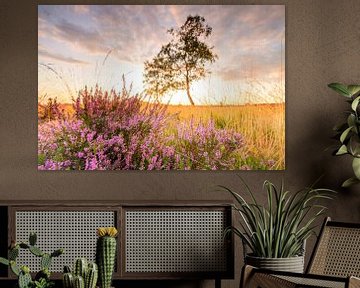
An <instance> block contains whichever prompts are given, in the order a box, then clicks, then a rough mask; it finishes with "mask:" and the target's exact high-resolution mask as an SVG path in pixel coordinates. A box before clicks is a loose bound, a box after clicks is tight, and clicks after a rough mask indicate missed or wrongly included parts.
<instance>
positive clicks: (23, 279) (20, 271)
mask: <svg viewBox="0 0 360 288" xmlns="http://www.w3.org/2000/svg"><path fill="white" fill-rule="evenodd" d="M36 239H37V236H36V234H35V233H30V236H29V244H27V243H24V242H20V243H16V242H15V241H11V245H10V247H9V251H8V259H5V258H2V257H0V264H4V265H7V266H10V269H11V271H12V272H13V273H14V274H15V275H16V276H18V286H19V288H28V287H50V285H51V284H52V283H53V282H51V281H50V271H49V268H50V265H51V261H52V258H53V257H57V256H60V255H61V254H63V252H64V250H63V249H58V250H55V251H54V252H53V253H51V254H49V253H44V252H43V251H41V250H40V248H38V247H36V246H35V244H36ZM20 249H24V250H29V252H30V253H32V254H33V255H35V256H37V257H41V262H40V266H41V271H39V272H38V273H37V274H36V276H35V281H33V280H32V278H31V275H30V269H29V267H27V266H22V267H21V268H20V267H19V266H18V265H17V264H16V259H17V257H18V256H19V250H20ZM44 285H47V286H44Z"/></svg>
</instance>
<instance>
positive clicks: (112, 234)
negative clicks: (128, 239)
mask: <svg viewBox="0 0 360 288" xmlns="http://www.w3.org/2000/svg"><path fill="white" fill-rule="evenodd" d="M117 233H118V232H117V230H116V228H115V227H101V228H98V229H97V235H98V237H99V238H98V239H97V243H96V262H97V264H98V266H99V286H100V288H110V287H111V280H112V274H113V272H114V265H115V256H116V236H117Z"/></svg>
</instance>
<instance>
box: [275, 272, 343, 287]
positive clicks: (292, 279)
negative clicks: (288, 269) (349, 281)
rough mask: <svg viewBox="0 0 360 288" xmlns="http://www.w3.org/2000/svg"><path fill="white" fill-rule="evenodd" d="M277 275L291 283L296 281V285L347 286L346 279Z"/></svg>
mask: <svg viewBox="0 0 360 288" xmlns="http://www.w3.org/2000/svg"><path fill="white" fill-rule="evenodd" d="M276 277H278V278H281V279H284V280H287V281H289V282H291V283H294V284H296V285H294V287H322V288H324V287H326V288H345V287H346V285H345V281H343V282H339V281H331V280H324V279H315V278H302V277H296V276H279V275H276ZM279 287H280V286H279Z"/></svg>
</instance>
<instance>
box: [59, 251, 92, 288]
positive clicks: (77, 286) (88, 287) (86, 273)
mask: <svg viewBox="0 0 360 288" xmlns="http://www.w3.org/2000/svg"><path fill="white" fill-rule="evenodd" d="M97 279H98V267H97V265H96V263H92V262H90V263H88V261H87V260H86V259H85V258H78V259H76V261H75V263H74V273H71V269H70V267H68V266H65V267H64V273H63V286H64V288H95V287H96V282H97Z"/></svg>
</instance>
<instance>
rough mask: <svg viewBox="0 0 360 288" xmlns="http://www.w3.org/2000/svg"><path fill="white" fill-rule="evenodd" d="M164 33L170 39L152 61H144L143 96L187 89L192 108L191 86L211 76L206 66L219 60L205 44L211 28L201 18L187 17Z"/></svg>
mask: <svg viewBox="0 0 360 288" xmlns="http://www.w3.org/2000/svg"><path fill="white" fill-rule="evenodd" d="M167 32H168V33H169V34H170V35H171V36H172V40H171V41H170V42H169V43H168V44H166V45H163V46H162V47H161V50H160V52H159V53H158V54H157V55H156V56H155V57H154V58H153V59H152V60H151V61H146V62H145V72H144V83H145V86H146V93H147V94H149V95H155V96H156V97H161V96H162V95H164V94H165V93H166V92H168V91H176V90H186V94H187V97H188V99H189V101H190V103H191V105H195V103H194V101H193V99H192V97H191V94H190V86H191V84H192V83H193V82H194V81H197V80H199V79H201V78H204V77H205V76H206V74H208V73H210V71H208V70H207V69H206V68H205V64H206V63H213V62H215V60H216V59H217V58H218V57H217V55H216V54H215V53H214V52H213V48H214V47H209V46H208V45H207V44H206V43H205V40H206V39H207V38H208V37H209V36H210V35H211V32H212V28H211V27H210V26H209V25H207V24H205V18H204V17H201V16H199V15H196V16H191V15H190V16H188V17H187V19H186V21H185V23H184V24H183V25H182V26H181V27H180V28H178V29H173V28H172V29H170V30H168V31H167Z"/></svg>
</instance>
